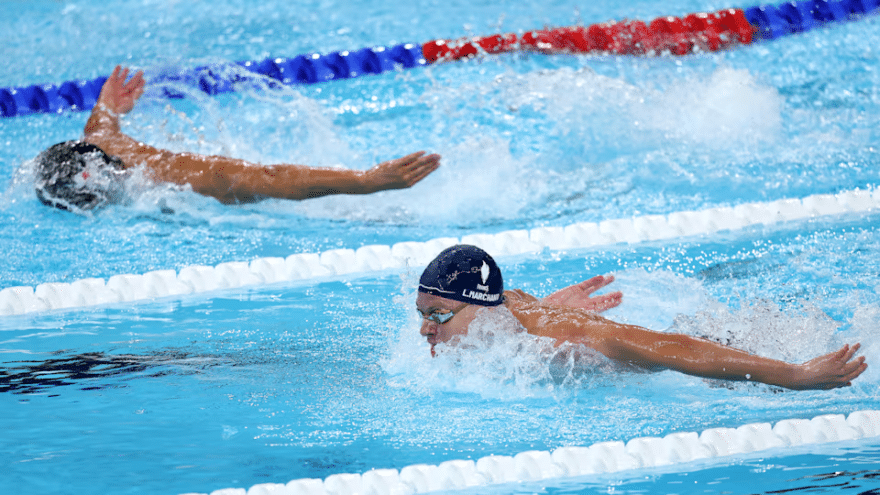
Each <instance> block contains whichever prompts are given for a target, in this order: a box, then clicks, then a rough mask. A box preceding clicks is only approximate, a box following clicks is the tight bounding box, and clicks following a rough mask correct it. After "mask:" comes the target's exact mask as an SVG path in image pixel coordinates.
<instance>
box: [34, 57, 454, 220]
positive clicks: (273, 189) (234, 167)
mask: <svg viewBox="0 0 880 495" xmlns="http://www.w3.org/2000/svg"><path fill="white" fill-rule="evenodd" d="M128 75H129V71H128V69H123V68H122V67H116V69H115V70H114V71H113V74H112V75H110V77H108V78H107V81H106V82H105V83H104V85H103V86H102V88H101V94H100V96H99V97H98V101H97V104H96V105H95V107H94V108H93V109H92V114H91V116H89V120H88V122H86V126H85V133H84V135H83V139H82V141H72V142H68V143H61V144H59V145H55V146H53V147H52V148H50V149H49V150H46V151H45V152H43V154H42V155H41V156H40V159H39V162H40V166H39V170H38V171H37V175H38V177H37V195H38V197H39V198H40V201H42V202H43V203H46V204H48V205H52V206H56V207H58V208H63V209H68V210H72V209H78V210H87V209H91V208H95V207H96V206H99V205H101V204H104V203H105V202H107V201H112V200H113V199H114V198H113V196H114V194H115V192H116V191H117V190H116V189H115V188H114V187H115V186H113V184H114V181H113V178H115V177H117V176H116V175H114V174H108V173H106V172H107V171H113V170H117V171H118V170H120V169H122V168H125V169H128V168H132V167H138V166H139V167H143V169H144V172H145V175H146V177H147V178H149V179H152V180H154V181H156V182H170V183H173V184H179V185H182V186H189V187H191V188H192V190H193V191H195V192H197V193H199V194H204V195H207V196H212V197H214V198H217V199H218V200H219V201H221V202H223V203H249V202H254V201H260V200H262V199H266V198H279V199H309V198H317V197H320V196H325V195H328V194H370V193H374V192H378V191H385V190H388V189H404V188H408V187H411V186H412V185H413V184H415V183H416V182H419V181H420V180H422V179H424V178H425V177H427V176H428V175H429V174H430V173H431V172H433V171H434V170H436V169H437V167H439V166H440V156H439V155H436V154H427V153H425V152H424V151H418V152H416V153H412V154H409V155H407V156H404V157H401V158H397V159H394V160H388V161H386V162H382V163H380V164H378V165H376V166H374V167H372V168H370V169H369V170H363V171H362V170H349V169H344V168H319V167H308V166H305V165H294V164H278V165H260V164H257V163H250V162H247V161H245V160H239V159H236V158H229V157H225V156H205V155H199V154H196V153H175V152H172V151H169V150H165V149H161V148H156V147H154V146H150V145H148V144H145V143H142V142H140V141H138V140H136V139H134V138H132V137H131V136H129V135H127V134H125V133H124V132H122V128H121V125H120V121H119V116H120V115H124V114H126V113H128V112H130V111H131V110H132V108H134V105H135V103H137V101H138V99H139V98H140V97H141V95H142V94H143V92H144V87H145V85H146V81H145V80H144V77H143V73H141V72H137V73H136V74H134V75H133V76H132V77H131V78H129V77H128ZM88 146H92V147H91V148H89V147H88ZM83 164H85V165H83ZM101 164H106V165H107V166H106V167H103V166H101ZM92 165H94V167H95V169H94V170H95V171H97V172H100V173H98V176H99V177H100V178H101V181H99V182H100V184H87V185H84V184H81V182H82V181H83V180H85V181H89V180H90V178H91V177H94V174H93V171H92V170H91V169H89V170H86V171H85V175H86V176H85V177H84V176H83V175H82V174H83V171H84V170H85V169H88V168H89V167H90V166H92ZM105 179H106V180H105ZM105 186H106V187H105Z"/></svg>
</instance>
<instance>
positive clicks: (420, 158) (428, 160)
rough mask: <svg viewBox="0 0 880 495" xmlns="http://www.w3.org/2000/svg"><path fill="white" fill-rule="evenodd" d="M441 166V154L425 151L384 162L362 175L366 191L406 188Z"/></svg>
mask: <svg viewBox="0 0 880 495" xmlns="http://www.w3.org/2000/svg"><path fill="white" fill-rule="evenodd" d="M439 166H440V155H437V154H430V155H427V154H425V152H424V151H418V152H416V153H413V154H410V155H406V156H404V157H402V158H397V159H394V160H388V161H387V162H382V163H380V164H378V165H376V166H375V167H373V168H371V169H369V170H367V171H366V172H364V173H363V175H362V178H361V179H362V181H363V187H364V192H365V193H373V192H377V191H384V190H386V189H405V188H408V187H412V185H413V184H415V183H416V182H418V181H420V180H422V179H424V178H425V177H427V176H428V174H430V173H431V172H433V171H435V170H437V167H439Z"/></svg>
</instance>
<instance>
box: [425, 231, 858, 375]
mask: <svg viewBox="0 0 880 495" xmlns="http://www.w3.org/2000/svg"><path fill="white" fill-rule="evenodd" d="M613 280H614V279H613V277H602V276H599V277H594V278H592V279H590V280H587V281H585V282H582V283H580V284H577V285H573V286H571V287H566V288H565V289H562V290H560V291H557V292H555V293H553V294H551V295H550V296H548V297H546V298H544V299H538V298H537V297H535V296H532V295H529V294H526V293H525V292H523V291H521V290H512V291H505V290H504V282H503V279H502V276H501V270H500V269H499V268H498V266H497V265H496V263H495V261H494V260H493V259H492V257H491V256H489V254H488V253H486V252H485V251H483V250H482V249H480V248H478V247H475V246H468V245H457V246H453V247H451V248H448V249H446V250H444V251H443V252H441V253H440V254H439V255H438V256H437V257H436V258H434V260H433V261H431V263H430V264H429V265H428V267H427V268H426V269H425V271H424V273H422V276H421V278H420V279H419V293H418V297H417V298H416V310H417V311H418V312H419V314H420V315H421V317H422V325H421V330H420V333H421V335H423V336H424V337H425V338H427V340H428V343H429V344H431V352H432V354H434V353H435V347H436V346H438V345H441V344H443V345H455V344H456V343H457V342H458V340H459V338H460V337H461V336H463V335H466V334H467V333H468V327H469V326H470V324H471V322H473V321H474V320H475V319H477V318H478V317H479V316H480V314H481V312H486V311H488V312H493V311H505V312H509V313H511V314H512V315H513V316H514V317H515V318H516V319H517V320H518V321H519V323H520V325H521V326H522V329H523V330H524V331H526V332H528V333H530V334H532V335H535V336H540V337H549V338H552V339H555V340H556V342H557V345H559V344H562V343H565V342H569V343H572V344H581V345H584V346H586V347H590V348H592V349H595V350H596V351H598V352H600V353H602V354H604V355H605V356H606V357H608V358H610V359H612V360H614V361H618V362H621V363H625V364H628V365H633V366H635V367H637V368H641V369H644V370H651V371H659V370H666V369H668V370H674V371H679V372H681V373H686V374H689V375H694V376H700V377H705V378H714V379H721V380H751V381H756V382H761V383H767V384H770V385H777V386H780V387H785V388H790V389H795V390H806V389H832V388H838V387H846V386H849V385H851V382H852V380H854V379H856V378H857V377H858V376H859V375H861V374H862V372H864V371H865V369H867V366H868V365H867V364H866V363H865V358H864V357H863V356H860V357H855V354H856V352H857V351H858V350H859V348H860V345H859V344H855V345H848V344H847V345H844V346H843V347H842V348H840V349H838V350H836V351H833V352H830V353H828V354H825V355H823V356H819V357H817V358H815V359H812V360H810V361H807V362H806V363H803V364H792V363H786V362H783V361H779V360H775V359H769V358H764V357H760V356H756V355H753V354H749V353H747V352H745V351H741V350H739V349H735V348H733V347H728V346H724V345H721V344H718V343H716V342H712V341H709V340H705V339H700V338H696V337H691V336H688V335H683V334H674V333H663V332H656V331H653V330H648V329H645V328H642V327H638V326H635V325H627V324H624V323H616V322H613V321H611V320H608V319H605V318H603V317H601V316H599V315H598V314H597V313H598V312H601V311H603V310H605V309H608V308H612V307H614V306H617V305H618V304H620V301H621V297H622V296H621V294H620V293H619V292H616V293H612V294H605V295H599V296H595V295H593V293H594V292H595V291H596V290H598V289H600V288H602V287H605V286H606V285H608V284H609V283H611V282H612V281H613Z"/></svg>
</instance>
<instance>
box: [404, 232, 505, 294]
mask: <svg viewBox="0 0 880 495" xmlns="http://www.w3.org/2000/svg"><path fill="white" fill-rule="evenodd" d="M419 292H424V293H426V294H432V295H435V296H440V297H445V298H447V299H452V300H454V301H461V302H466V303H470V304H478V305H480V306H497V305H499V304H501V303H502V302H504V298H503V297H502V294H503V293H504V280H503V279H502V277H501V269H499V268H498V265H497V264H495V260H493V259H492V257H491V256H489V254H488V253H486V252H485V251H483V250H482V249H480V248H478V247H476V246H470V245H467V244H458V245H456V246H452V247H450V248H447V249H445V250H443V252H441V253H440V254H438V255H437V257H436V258H434V260H433V261H431V263H429V264H428V266H427V268H425V271H424V272H422V276H421V278H420V279H419Z"/></svg>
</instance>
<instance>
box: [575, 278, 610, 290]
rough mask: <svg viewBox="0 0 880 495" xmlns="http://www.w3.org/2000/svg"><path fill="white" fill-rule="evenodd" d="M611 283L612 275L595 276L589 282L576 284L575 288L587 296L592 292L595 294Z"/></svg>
mask: <svg viewBox="0 0 880 495" xmlns="http://www.w3.org/2000/svg"><path fill="white" fill-rule="evenodd" d="M611 282H614V275H608V276H605V275H596V276H595V277H593V278H591V279H589V280H584V281H583V282H581V283H579V284H577V287H578V288H580V289H581V290H583V291H584V292H586V293H587V294H592V293H593V292H596V291H597V290H599V289H601V288H602V287H605V286H606V285H608V284H610V283H611Z"/></svg>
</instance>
